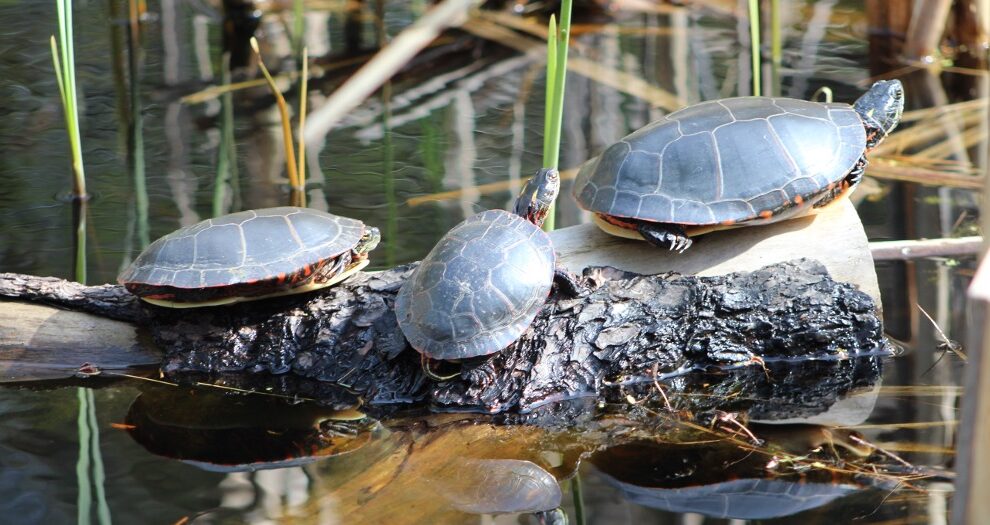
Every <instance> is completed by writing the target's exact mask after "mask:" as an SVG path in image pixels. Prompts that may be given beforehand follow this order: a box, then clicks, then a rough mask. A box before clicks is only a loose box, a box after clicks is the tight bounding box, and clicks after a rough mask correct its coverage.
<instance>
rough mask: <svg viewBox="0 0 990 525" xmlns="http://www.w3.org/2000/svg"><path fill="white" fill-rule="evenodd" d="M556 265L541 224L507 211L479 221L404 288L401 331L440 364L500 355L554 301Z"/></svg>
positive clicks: (458, 230) (450, 238)
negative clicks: (550, 295) (447, 361)
mask: <svg viewBox="0 0 990 525" xmlns="http://www.w3.org/2000/svg"><path fill="white" fill-rule="evenodd" d="M554 261H555V256H554V251H553V246H552V244H551V243H550V237H548V236H547V234H546V233H544V232H543V230H541V229H540V228H538V227H537V226H535V225H534V224H533V223H531V222H529V221H527V220H525V219H523V218H522V217H519V216H517V215H514V214H511V213H508V212H505V211H501V210H490V211H486V212H483V213H479V214H477V215H474V216H472V217H470V218H468V219H467V220H465V221H464V222H462V223H460V224H458V225H457V226H455V227H454V229H452V230H450V231H449V232H447V234H446V235H444V236H443V238H442V239H440V241H439V242H437V245H436V246H435V247H434V248H433V250H432V251H431V252H430V253H429V255H427V256H426V258H425V259H423V261H422V262H421V263H420V265H419V267H418V268H416V270H415V271H414V272H413V274H412V275H411V276H410V277H409V279H407V280H406V282H405V283H404V284H403V285H402V288H401V289H400V290H399V294H398V296H397V297H396V300H395V314H396V317H397V318H398V321H399V327H400V328H401V329H402V333H403V334H405V336H406V339H408V340H409V343H410V344H411V345H412V346H413V347H414V348H416V349H417V350H419V351H420V352H422V353H424V354H425V355H427V356H429V357H431V358H434V359H466V358H469V357H474V356H479V355H486V354H491V353H494V352H497V351H499V350H501V349H503V348H505V347H507V346H509V345H510V344H512V342H514V341H515V340H516V339H518V338H519V336H521V335H522V334H523V332H525V331H526V329H527V328H528V327H529V325H530V324H531V323H532V322H533V319H534V318H535V317H536V314H537V312H539V310H540V308H541V307H542V306H543V303H545V302H546V300H547V296H548V295H549V293H550V286H551V284H552V283H553V274H554Z"/></svg>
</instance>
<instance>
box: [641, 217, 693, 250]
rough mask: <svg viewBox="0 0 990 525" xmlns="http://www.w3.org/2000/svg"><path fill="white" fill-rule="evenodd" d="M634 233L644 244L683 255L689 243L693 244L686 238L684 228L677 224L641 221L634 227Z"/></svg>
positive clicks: (689, 245)
mask: <svg viewBox="0 0 990 525" xmlns="http://www.w3.org/2000/svg"><path fill="white" fill-rule="evenodd" d="M636 231H638V232H639V234H640V235H642V236H643V239H645V240H646V242H648V243H650V244H652V245H654V246H659V247H661V248H667V249H668V250H672V251H675V252H677V253H684V250H686V249H688V248H690V247H691V243H692V242H694V241H692V240H691V238H690V237H688V234H687V232H685V231H684V228H681V227H680V226H679V225H677V224H670V223H666V222H649V221H643V222H640V223H639V225H638V226H636Z"/></svg>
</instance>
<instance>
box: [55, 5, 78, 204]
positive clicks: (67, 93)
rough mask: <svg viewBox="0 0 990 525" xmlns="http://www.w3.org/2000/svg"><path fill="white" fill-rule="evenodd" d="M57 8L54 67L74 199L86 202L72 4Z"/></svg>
mask: <svg viewBox="0 0 990 525" xmlns="http://www.w3.org/2000/svg"><path fill="white" fill-rule="evenodd" d="M55 5H56V6H57V8H58V36H59V38H58V43H57V44H56V41H55V36H54V35H53V36H52V38H51V45H52V62H53V63H54V65H55V78H56V80H57V81H58V91H59V94H60V95H61V97H62V109H63V110H64V113H65V128H66V131H67V132H68V133H69V147H70V148H71V150H72V173H73V175H74V178H73V185H72V196H73V197H74V198H77V199H84V198H86V197H87V194H86V173H85V170H84V168H83V159H82V141H81V139H80V137H79V111H78V109H77V107H78V104H77V99H76V56H75V50H74V46H73V38H72V0H56V2H55Z"/></svg>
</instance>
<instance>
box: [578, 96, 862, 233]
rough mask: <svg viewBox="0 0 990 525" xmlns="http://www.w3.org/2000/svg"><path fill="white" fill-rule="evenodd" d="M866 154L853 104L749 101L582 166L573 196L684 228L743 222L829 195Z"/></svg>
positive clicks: (664, 124) (627, 141)
mask: <svg viewBox="0 0 990 525" xmlns="http://www.w3.org/2000/svg"><path fill="white" fill-rule="evenodd" d="M865 147H866V132H865V129H864V127H863V123H862V121H861V120H860V118H859V115H858V114H857V113H856V112H855V110H854V109H853V108H852V107H851V106H849V105H846V104H820V103H816V102H808V101H803V100H795V99H784V98H775V99H769V98H757V97H742V98H734V99H725V100H717V101H711V102H705V103H701V104H697V105H695V106H691V107H688V108H685V109H682V110H680V111H676V112H674V113H671V114H670V115H668V116H666V117H665V118H663V119H660V120H658V121H656V122H654V123H652V124H650V125H649V126H646V127H645V128H643V129H640V130H639V131H636V132H634V133H632V134H630V135H629V136H627V137H625V138H624V139H622V140H621V141H619V142H617V143H616V144H614V145H612V146H611V147H609V148H608V149H607V150H606V151H605V152H604V153H603V154H602V156H601V157H600V159H599V161H598V162H594V163H589V164H587V165H585V166H584V167H582V169H581V172H580V173H579V174H578V177H577V180H576V183H575V186H574V190H573V191H574V195H575V197H576V198H577V200H578V202H579V203H580V204H581V205H582V207H584V208H586V209H588V210H590V211H593V212H597V213H603V214H606V215H614V216H617V217H627V218H634V219H643V220H649V221H655V222H670V223H677V224H698V225H703V224H715V223H728V222H742V221H746V220H751V219H757V218H760V217H764V216H765V214H766V213H767V212H768V210H769V211H773V212H774V213H777V212H779V211H782V210H783V209H784V208H786V207H787V206H788V205H789V204H790V203H808V204H809V205H810V204H811V203H813V202H815V201H816V200H817V199H819V198H821V197H823V196H824V195H825V194H826V192H827V188H828V186H829V185H830V184H832V183H835V182H838V181H840V180H841V179H842V178H844V177H845V176H846V175H847V174H848V173H849V171H850V170H851V169H852V168H853V166H855V165H856V163H857V162H858V161H859V159H860V157H861V156H862V154H863V152H864V150H865Z"/></svg>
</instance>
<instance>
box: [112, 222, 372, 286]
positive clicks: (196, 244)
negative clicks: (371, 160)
mask: <svg viewBox="0 0 990 525" xmlns="http://www.w3.org/2000/svg"><path fill="white" fill-rule="evenodd" d="M364 230H365V227H364V224H363V223H362V222H361V221H358V220H355V219H349V218H347V217H340V216H337V215H333V214H330V213H326V212H322V211H318V210H312V209H308V208H296V207H291V206H286V207H280V208H268V209H261V210H248V211H242V212H238V213H232V214H229V215H224V216H221V217H215V218H212V219H207V220H205V221H202V222H199V223H197V224H194V225H192V226H187V227H185V228H181V229H179V230H176V231H174V232H172V233H170V234H168V235H166V236H164V237H162V238H160V239H158V240H156V241H155V242H153V243H151V245H150V246H148V247H147V248H146V249H145V250H144V251H143V252H141V254H140V255H138V257H137V258H136V259H135V260H134V262H132V263H131V265H130V266H128V267H127V268H126V269H124V271H122V272H121V273H120V275H119V276H117V281H118V282H119V283H120V284H123V285H124V286H126V287H127V289H128V290H130V291H131V292H132V293H135V294H136V295H139V296H142V297H146V298H155V299H162V300H168V301H176V302H180V303H181V302H198V301H211V300H217V299H221V298H229V297H238V296H256V295H267V294H271V293H275V292H278V291H279V290H280V289H289V288H293V287H296V286H299V285H301V284H304V283H307V282H309V281H311V280H312V279H313V277H314V276H316V275H318V274H319V273H320V270H321V269H323V268H324V267H326V266H327V265H328V264H330V263H331V262H334V261H335V260H336V259H337V258H338V257H340V256H341V255H343V254H349V253H350V250H351V249H352V248H354V247H355V246H356V245H357V243H358V241H359V240H360V239H361V236H362V235H363V234H364Z"/></svg>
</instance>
